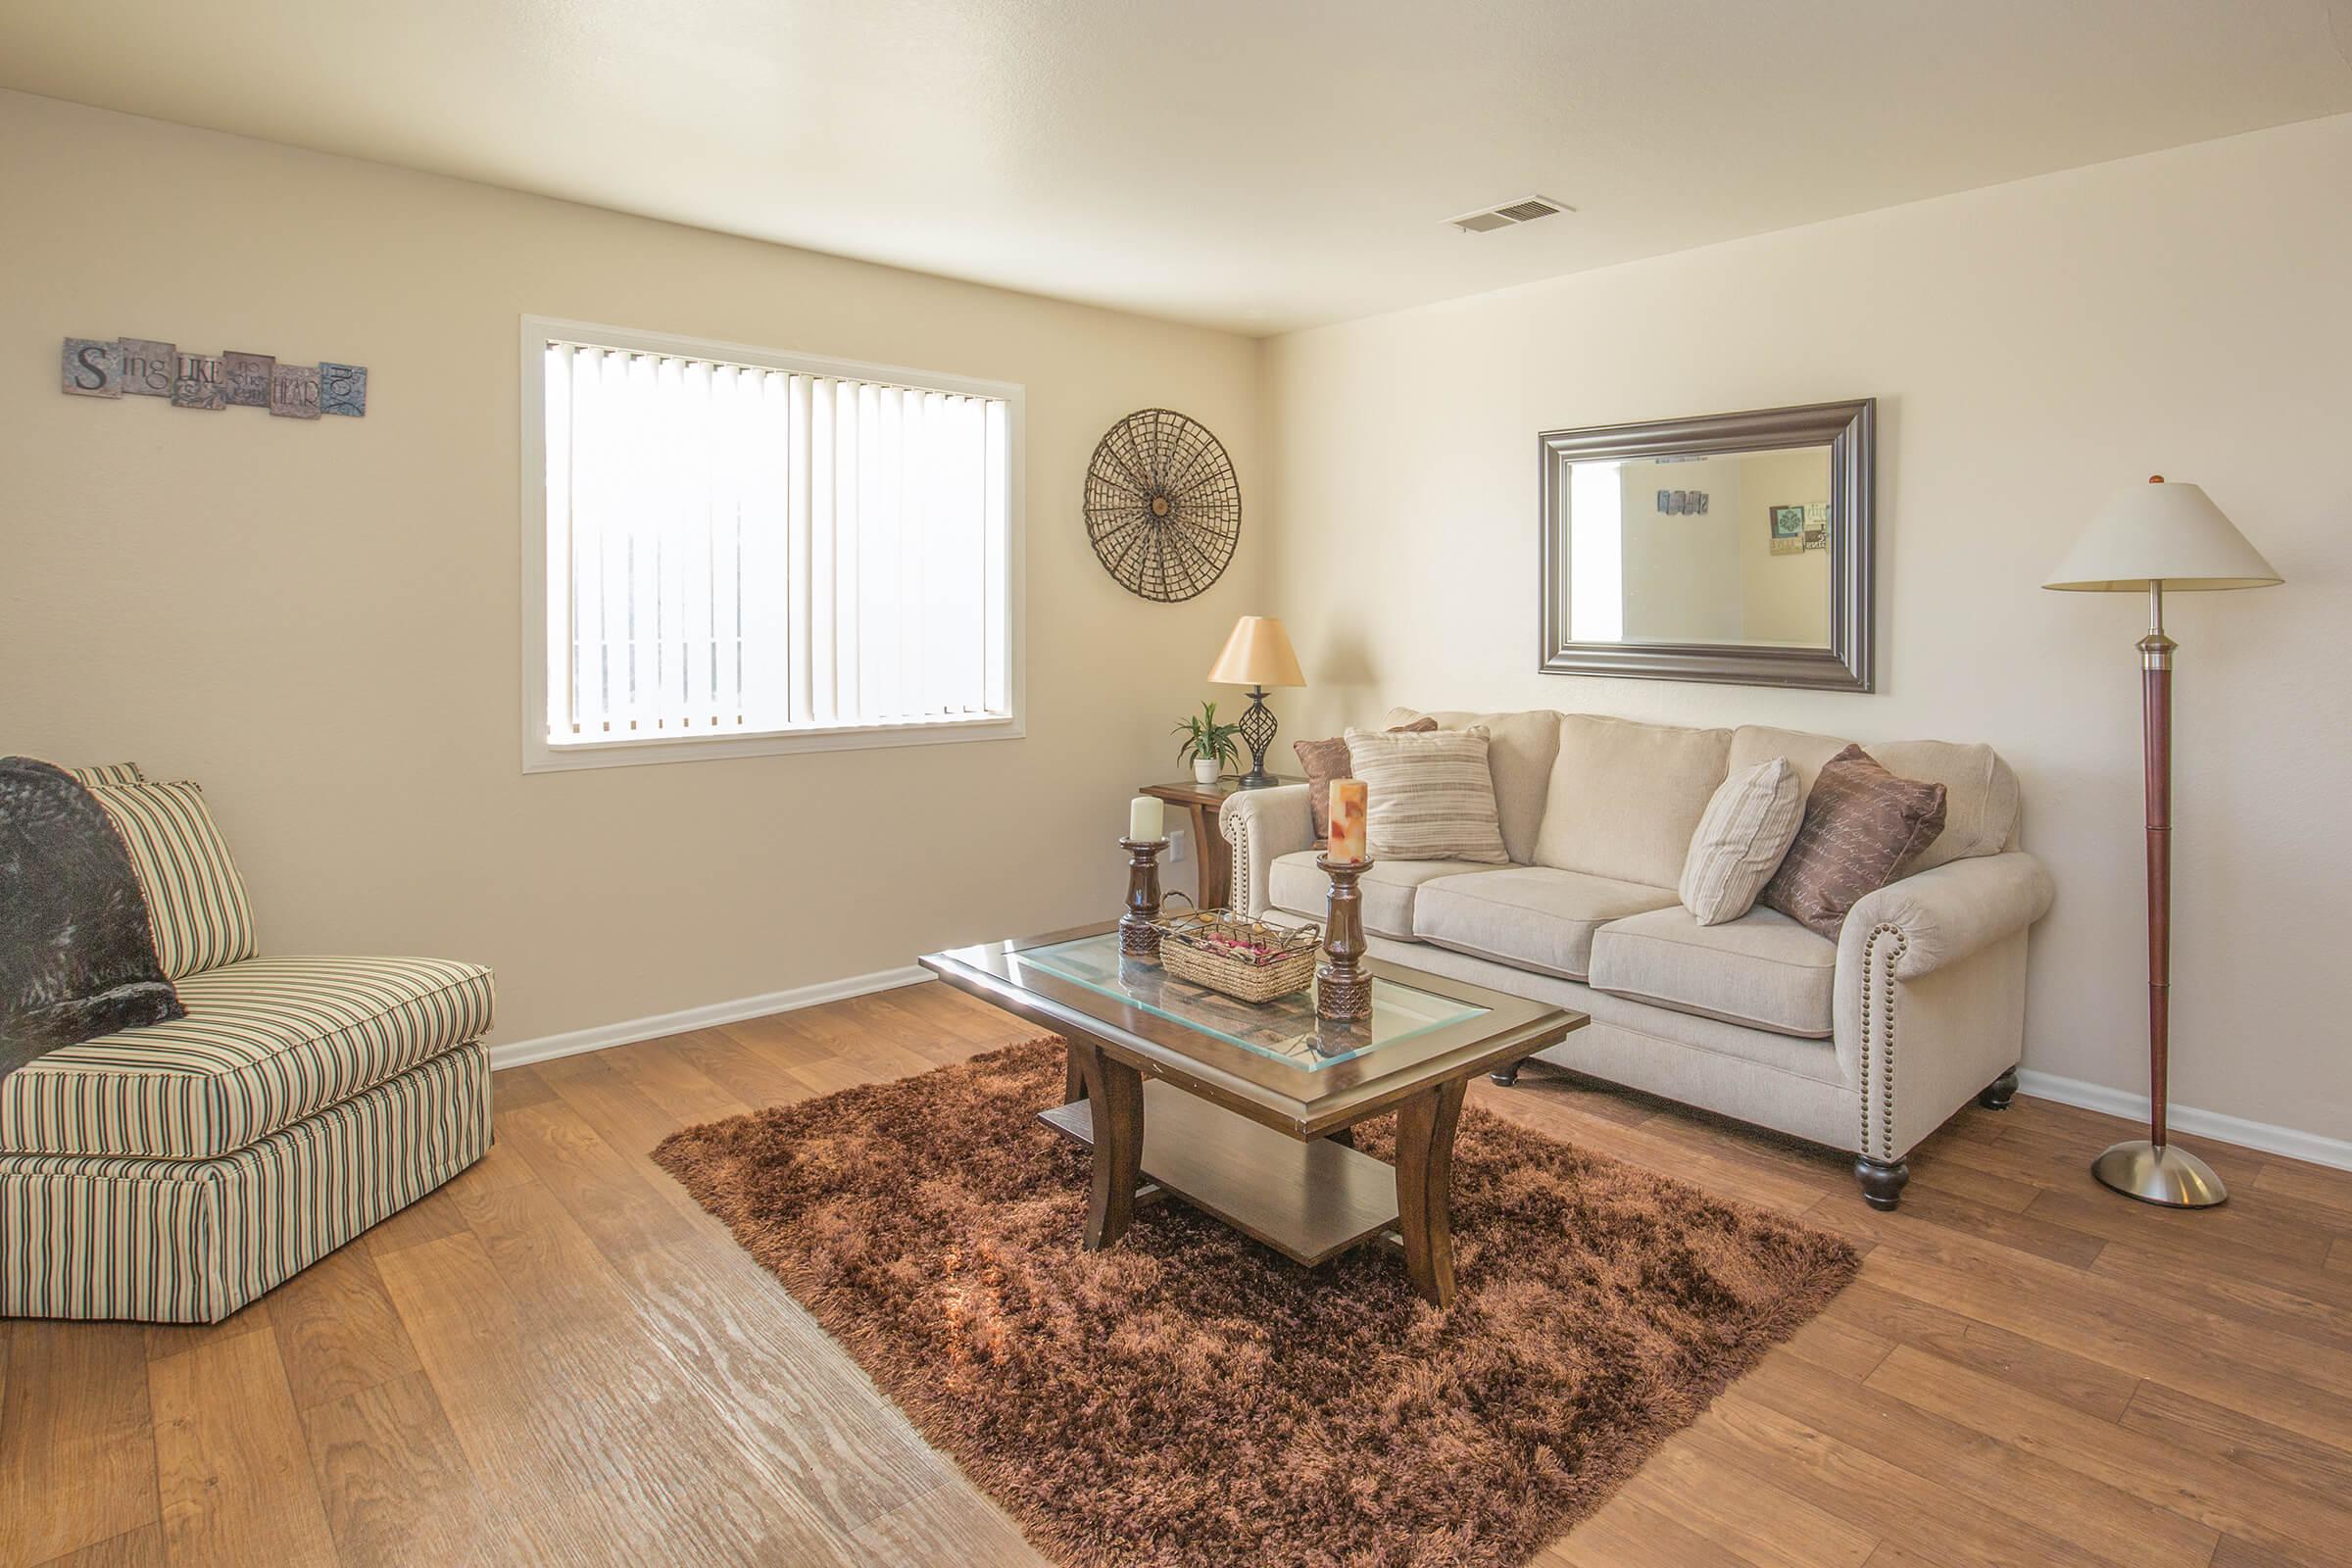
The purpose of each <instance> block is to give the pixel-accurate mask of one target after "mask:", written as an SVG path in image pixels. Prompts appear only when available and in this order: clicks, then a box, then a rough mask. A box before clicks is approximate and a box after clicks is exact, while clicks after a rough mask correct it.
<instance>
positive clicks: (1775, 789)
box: [1675, 757, 1805, 925]
mask: <svg viewBox="0 0 2352 1568" xmlns="http://www.w3.org/2000/svg"><path fill="white" fill-rule="evenodd" d="M1804 820H1805V792H1804V788H1803V786H1802V785H1801V784H1800V783H1799V781H1798V779H1797V776H1796V769H1795V768H1794V767H1792V766H1790V765H1789V759H1787V758H1786V757H1776V758H1774V759H1773V760H1771V761H1769V762H1758V763H1757V764H1756V765H1755V766H1753V767H1747V768H1741V769H1740V771H1739V772H1737V773H1734V774H1733V775H1732V776H1731V777H1730V778H1727V779H1725V780H1724V781H1723V782H1722V783H1721V784H1718V785H1717V786H1716V787H1715V794H1714V797H1713V798H1712V799H1711V800H1709V801H1708V802H1707V809H1706V813H1705V814H1704V815H1702V816H1701V817H1700V818H1699V819H1698V828H1697V831H1695V832H1693V833H1692V834H1691V853H1690V855H1689V857H1688V858H1685V859H1684V861H1683V878H1682V881H1681V882H1680V883H1679V884H1678V885H1677V887H1676V889H1675V891H1676V892H1677V893H1678V894H1679V895H1680V896H1681V898H1682V901H1683V907H1684V908H1686V909H1689V910H1690V911H1691V914H1692V915H1694V916H1695V917H1696V918H1697V920H1698V923H1699V924H1700V925H1721V924H1723V923H1724V922H1725V921H1727V920H1737V919H1739V918H1740V916H1741V915H1743V914H1745V913H1746V912H1747V911H1748V910H1750V909H1752V908H1754V907H1755V905H1756V896H1757V895H1758V894H1760V893H1762V892H1763V891H1764V884H1765V883H1767V882H1769V881H1771V880H1772V873H1773V872H1775V871H1777V870H1779V869H1780V866H1781V857H1782V856H1784V855H1787V854H1788V853H1789V845H1790V844H1792V843H1794V842H1795V841H1796V830H1797V828H1798V827H1799V826H1801V825H1802V824H1803V822H1804Z"/></svg>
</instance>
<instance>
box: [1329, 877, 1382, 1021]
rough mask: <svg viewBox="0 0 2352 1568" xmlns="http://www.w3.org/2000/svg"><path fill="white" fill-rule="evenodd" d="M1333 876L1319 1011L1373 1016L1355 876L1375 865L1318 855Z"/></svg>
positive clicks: (1348, 1016)
mask: <svg viewBox="0 0 2352 1568" xmlns="http://www.w3.org/2000/svg"><path fill="white" fill-rule="evenodd" d="M1315 865H1316V867H1317V868H1318V869H1320V870H1321V871H1323V872H1324V873H1325V874H1326V875H1328V876H1329V877H1330V878H1331V901H1330V909H1329V914H1328V916H1327V918H1325V920H1324V922H1323V961H1322V962H1320V963H1318V964H1316V965H1315V1014H1316V1016H1318V1017H1323V1018H1340V1019H1355V1018H1369V1017H1371V1016H1372V976H1371V975H1370V974H1369V973H1368V972H1366V970H1365V969H1364V967H1363V961H1364V954H1365V953H1366V951H1367V949H1366V947H1365V945H1364V895H1363V891H1362V890H1361V889H1359V888H1358V887H1357V886H1356V885H1355V882H1356V878H1358V877H1360V876H1362V875H1363V874H1364V873H1365V872H1366V871H1368V870H1370V869H1371V868H1372V861H1371V860H1370V859H1369V858H1366V859H1361V860H1334V859H1331V858H1327V857H1325V856H1320V855H1318V856H1316V857H1315Z"/></svg>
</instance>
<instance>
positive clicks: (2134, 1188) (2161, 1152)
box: [2090, 1138, 2229, 1208]
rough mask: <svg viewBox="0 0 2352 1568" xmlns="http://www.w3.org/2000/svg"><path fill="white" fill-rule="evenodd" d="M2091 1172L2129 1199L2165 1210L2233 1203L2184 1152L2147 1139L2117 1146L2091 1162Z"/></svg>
mask: <svg viewBox="0 0 2352 1568" xmlns="http://www.w3.org/2000/svg"><path fill="white" fill-rule="evenodd" d="M2090 1173H2091V1174H2092V1175H2093V1176H2096V1177H2097V1178H2098V1179H2099V1180H2100V1181H2101V1182H2102V1183H2104V1184H2105V1185H2107V1186H2109V1187H2112V1188H2114V1189H2115V1190H2116V1191H2117V1192H2119V1193H2122V1194H2123V1195H2124V1196H2125V1197H2126V1198H2136V1199H2138V1200H2139V1201H2141V1202H2143V1203H2155V1204H2158V1205H2160V1206H2161V1207H2164V1208H2211V1207H2213V1206H2214V1205H2215V1204H2217V1203H2226V1202H2228V1201H2229V1188H2227V1187H2224V1186H2223V1185H2222V1179H2221V1178H2220V1177H2219V1176H2216V1175H2215V1174H2214V1173H2213V1167H2212V1166H2210V1165H2208V1164H2206V1163H2205V1162H2204V1161H2203V1160H2201V1159H2199V1158H2198V1157H2197V1156H2196V1155H2194V1154H2192V1153H2190V1152H2188V1151H2187V1150H2185V1149H2175V1148H2174V1147H2173V1146H2172V1145H2170V1144H2164V1145H2157V1144H2151V1143H2149V1142H2148V1141H2147V1140H2146V1139H2144V1138H2139V1139H2134V1140H2132V1141H2131V1143H2128V1144H2118V1145H2116V1146H2115V1147H2114V1148H2113V1149H2110V1150H2109V1151H2107V1152H2105V1153H2104V1154H2101V1155H2100V1156H2099V1157H2098V1158H2097V1159H2094V1160H2092V1161H2091V1162H2090Z"/></svg>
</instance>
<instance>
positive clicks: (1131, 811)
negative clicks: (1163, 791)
mask: <svg viewBox="0 0 2352 1568" xmlns="http://www.w3.org/2000/svg"><path fill="white" fill-rule="evenodd" d="M1165 810H1166V808H1165V807H1163V806H1162V805H1161V804H1160V802H1159V798H1158V797H1157V796H1154V795H1138V796H1137V797H1136V798H1135V799H1134V800H1132V801H1129V802H1128V803H1127V836H1128V837H1129V838H1130V839H1133V840H1134V841H1135V842H1136V843H1138V844H1156V843H1158V842H1159V840H1160V838H1161V837H1162V834H1161V831H1160V829H1161V827H1162V826H1163V825H1164V821H1165V819H1164V817H1163V816H1162V812H1164V811H1165Z"/></svg>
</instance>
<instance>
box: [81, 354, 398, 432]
mask: <svg viewBox="0 0 2352 1568" xmlns="http://www.w3.org/2000/svg"><path fill="white" fill-rule="evenodd" d="M58 380H59V385H60V386H61V387H62V388H63V389H64V390H65V391H67V392H70V393H72V394H73V396H75V397H80V398H120V397H137V398H170V399H171V400H172V407H173V408H176V409H229V408H239V409H268V410H269V411H270V413H271V414H274V415H276V416H278V417H280V418H287V419H316V418H318V417H319V416H320V415H322V414H339V415H342V416H344V417H347V418H354V419H356V418H360V417H365V416H366V414H367V413H368V367H366V366H365V365H337V364H335V363H334V362H333V361H331V360H322V361H320V362H319V364H317V365H280V364H278V363H277V361H276V360H275V359H273V358H271V357H270V355H267V354H246V353H242V352H240V351H238V350H235V349H231V350H229V351H228V352H227V353H225V354H193V353H187V352H183V351H182V350H180V349H179V348H178V347H176V346H175V345H173V344H171V343H158V342H156V341H155V340H154V339H152V338H144V337H119V338H97V337H70V338H68V339H66V346H65V348H64V349H63V350H62V351H60V353H59V355H58Z"/></svg>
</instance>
